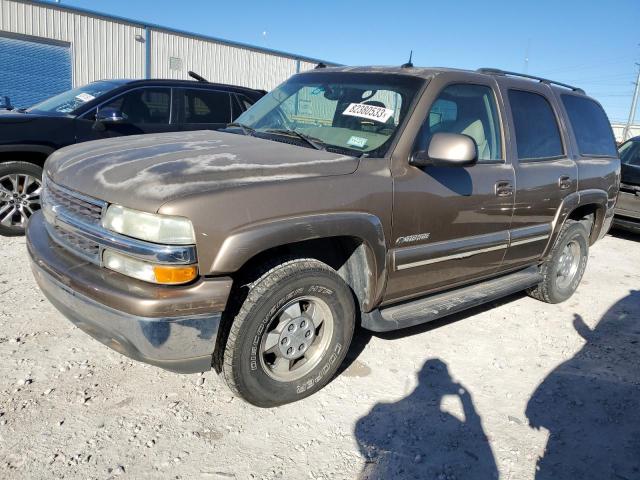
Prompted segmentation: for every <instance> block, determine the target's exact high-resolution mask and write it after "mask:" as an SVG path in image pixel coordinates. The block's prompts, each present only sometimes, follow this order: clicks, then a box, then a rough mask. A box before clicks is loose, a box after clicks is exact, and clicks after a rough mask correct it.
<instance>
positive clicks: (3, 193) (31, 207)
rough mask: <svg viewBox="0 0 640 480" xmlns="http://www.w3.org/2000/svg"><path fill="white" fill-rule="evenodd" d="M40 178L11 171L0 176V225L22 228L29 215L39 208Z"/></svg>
mask: <svg viewBox="0 0 640 480" xmlns="http://www.w3.org/2000/svg"><path fill="white" fill-rule="evenodd" d="M41 191H42V182H41V181H40V179H38V178H36V177H34V176H32V175H27V174H22V173H11V174H9V175H5V176H3V177H0V225H1V226H3V227H7V228H15V229H24V227H25V226H26V224H27V220H29V217H31V215H33V213H34V212H35V211H36V210H39V209H40V193H41Z"/></svg>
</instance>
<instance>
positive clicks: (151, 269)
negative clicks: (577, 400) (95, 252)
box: [102, 249, 198, 285]
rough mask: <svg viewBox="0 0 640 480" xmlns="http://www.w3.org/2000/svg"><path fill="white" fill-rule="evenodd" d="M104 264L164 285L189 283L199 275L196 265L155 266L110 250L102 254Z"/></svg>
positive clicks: (129, 274)
mask: <svg viewBox="0 0 640 480" xmlns="http://www.w3.org/2000/svg"><path fill="white" fill-rule="evenodd" d="M102 263H103V265H104V266H105V267H107V268H109V269H111V270H115V271H116V272H119V273H122V274H124V275H127V276H129V277H133V278H137V279H138V280H144V281H145V282H152V283H161V284H164V285H178V284H180V283H187V282H190V281H191V280H193V279H194V278H196V276H197V275H198V267H196V266H195V265H153V264H150V263H147V262H144V261H142V260H138V259H136V258H133V257H130V256H128V255H123V254H121V253H117V252H114V251H113V250H108V249H106V250H105V251H104V253H103V254H102Z"/></svg>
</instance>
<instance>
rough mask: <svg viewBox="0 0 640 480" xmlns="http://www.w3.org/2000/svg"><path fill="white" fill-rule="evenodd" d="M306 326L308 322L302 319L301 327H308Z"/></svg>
mask: <svg viewBox="0 0 640 480" xmlns="http://www.w3.org/2000/svg"><path fill="white" fill-rule="evenodd" d="M306 326H307V322H305V321H304V320H302V321H301V322H300V328H304V327H306Z"/></svg>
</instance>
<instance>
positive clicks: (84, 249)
mask: <svg viewBox="0 0 640 480" xmlns="http://www.w3.org/2000/svg"><path fill="white" fill-rule="evenodd" d="M52 230H53V231H51V230H50V232H51V234H52V235H51V236H52V237H53V239H54V240H55V241H56V242H58V243H59V244H61V245H62V246H63V247H65V248H67V249H69V250H72V251H73V252H75V253H77V254H79V255H80V256H82V257H85V258H87V259H88V260H91V261H92V262H97V261H98V258H99V256H100V245H99V244H97V243H96V242H92V241H91V240H89V239H87V238H85V237H82V236H80V235H77V234H75V233H73V232H71V231H69V230H64V229H62V228H60V227H59V226H54V227H53V229H52Z"/></svg>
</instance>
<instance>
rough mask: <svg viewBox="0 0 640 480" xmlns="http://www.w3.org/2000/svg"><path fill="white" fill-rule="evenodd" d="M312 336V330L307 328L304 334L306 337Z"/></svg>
mask: <svg viewBox="0 0 640 480" xmlns="http://www.w3.org/2000/svg"><path fill="white" fill-rule="evenodd" d="M310 336H311V330H307V331H306V332H305V334H304V338H309V337H310Z"/></svg>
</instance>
